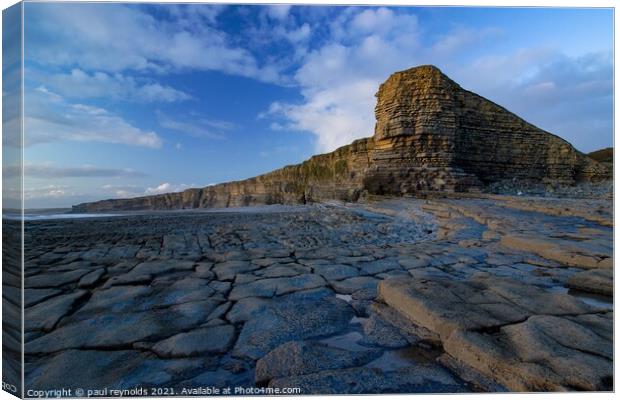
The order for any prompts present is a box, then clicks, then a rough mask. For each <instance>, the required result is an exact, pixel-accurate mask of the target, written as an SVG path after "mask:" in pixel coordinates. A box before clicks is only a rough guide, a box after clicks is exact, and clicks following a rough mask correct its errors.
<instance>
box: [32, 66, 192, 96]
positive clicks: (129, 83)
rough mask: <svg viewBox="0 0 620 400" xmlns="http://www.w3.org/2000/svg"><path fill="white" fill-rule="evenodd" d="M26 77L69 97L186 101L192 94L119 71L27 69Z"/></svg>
mask: <svg viewBox="0 0 620 400" xmlns="http://www.w3.org/2000/svg"><path fill="white" fill-rule="evenodd" d="M27 76H28V79H29V80H35V81H38V82H45V85H46V87H47V88H49V89H50V90H51V91H53V92H55V93H58V94H60V95H62V96H64V97H68V98H72V99H88V98H105V99H108V100H109V99H113V100H130V101H140V102H164V103H171V102H175V101H183V100H189V99H191V98H192V97H191V96H190V95H189V94H187V93H185V92H182V91H180V90H177V89H174V88H172V87H170V86H166V85H161V84H159V83H157V82H153V81H144V80H143V82H138V80H137V79H136V78H133V77H130V76H125V75H123V74H120V73H114V74H108V73H105V72H101V71H96V72H92V73H88V72H86V71H83V70H81V69H79V68H74V69H72V70H71V72H69V73H56V74H47V73H43V72H40V71H38V70H32V71H28V72H27Z"/></svg>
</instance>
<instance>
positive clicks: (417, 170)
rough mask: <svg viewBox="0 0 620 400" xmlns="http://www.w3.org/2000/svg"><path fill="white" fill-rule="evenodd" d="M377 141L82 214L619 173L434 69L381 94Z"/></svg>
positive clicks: (92, 206) (82, 208) (103, 204)
mask: <svg viewBox="0 0 620 400" xmlns="http://www.w3.org/2000/svg"><path fill="white" fill-rule="evenodd" d="M376 96H377V106H376V108H375V116H376V119H377V123H376V125H375V133H374V136H373V137H370V138H366V139H360V140H356V141H354V142H353V143H351V144H350V145H347V146H343V147H341V148H339V149H337V150H335V151H333V152H331V153H327V154H321V155H317V156H313V157H311V158H310V159H309V160H307V161H304V162H303V163H301V164H297V165H291V166H287V167H284V168H281V169H277V170H275V171H272V172H270V173H267V174H264V175H260V176H257V177H254V178H250V179H246V180H242V181H235V182H228V183H222V184H219V185H214V186H209V187H205V188H201V189H188V190H185V191H184V192H180V193H168V194H161V195H155V196H145V197H137V198H131V199H110V200H102V201H97V202H93V203H83V204H79V205H76V206H73V211H74V212H97V211H115V210H147V209H152V210H165V209H183V208H207V207H235V206H248V205H254V204H275V203H285V204H291V203H306V202H314V201H322V200H328V199H340V200H349V201H355V200H357V199H358V198H359V196H360V195H361V194H362V193H363V192H365V191H367V192H368V193H370V194H396V195H402V194H415V193H416V192H418V191H452V192H454V191H457V192H460V191H470V190H479V189H480V188H481V187H483V186H484V185H486V184H490V183H493V182H497V181H501V180H505V179H513V178H515V179H519V180H530V181H537V182H559V183H563V184H567V185H570V184H574V183H576V182H579V181H599V180H604V179H608V178H609V177H610V170H609V168H608V167H606V166H605V165H602V164H600V163H598V162H597V161H595V160H593V159H592V158H589V157H587V156H585V155H584V154H582V153H581V152H579V151H577V150H576V149H575V148H573V146H571V145H570V143H568V142H567V141H565V140H563V139H561V138H559V137H557V136H555V135H552V134H550V133H548V132H545V131H543V130H541V129H539V128H537V127H535V126H534V125H532V124H530V123H528V122H526V121H524V120H523V119H521V118H519V117H518V116H516V115H515V114H513V113H511V112H509V111H508V110H506V109H504V108H502V107H500V106H498V105H497V104H495V103H493V102H491V101H489V100H487V99H485V98H483V97H481V96H479V95H477V94H475V93H472V92H469V91H467V90H464V89H462V88H461V87H460V86H459V85H458V84H457V83H455V82H454V81H452V80H451V79H450V78H448V77H447V76H446V75H444V74H443V73H442V72H441V71H440V70H439V69H438V68H436V67H434V66H420V67H415V68H411V69H408V70H406V71H401V72H397V73H394V74H392V76H390V77H389V78H388V79H387V81H386V82H385V83H383V84H382V85H381V86H380V88H379V91H378V93H377V95H376Z"/></svg>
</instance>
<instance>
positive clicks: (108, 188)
mask: <svg viewBox="0 0 620 400" xmlns="http://www.w3.org/2000/svg"><path fill="white" fill-rule="evenodd" d="M101 189H103V190H104V191H105V192H106V193H111V194H112V195H113V196H114V197H116V198H128V197H136V196H139V195H142V194H144V188H143V187H140V186H135V185H110V184H108V185H103V186H102V187H101Z"/></svg>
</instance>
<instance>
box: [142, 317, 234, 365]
mask: <svg viewBox="0 0 620 400" xmlns="http://www.w3.org/2000/svg"><path fill="white" fill-rule="evenodd" d="M234 339H235V328H234V327H233V326H232V325H218V326H214V327H209V328H201V329H196V330H193V331H190V332H186V333H179V334H177V335H174V336H172V337H170V338H168V339H166V340H162V341H161V342H158V343H157V344H156V345H155V346H153V347H152V350H153V352H155V354H157V355H158V356H160V357H164V358H177V357H193V356H198V355H205V354H212V353H215V354H217V353H225V352H226V350H228V348H229V347H230V346H231V345H232V343H233V341H234Z"/></svg>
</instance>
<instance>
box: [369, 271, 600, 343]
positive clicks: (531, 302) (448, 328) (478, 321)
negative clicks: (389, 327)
mask: <svg viewBox="0 0 620 400" xmlns="http://www.w3.org/2000/svg"><path fill="white" fill-rule="evenodd" d="M379 296H380V298H381V299H382V300H383V301H385V302H386V303H387V304H388V305H390V306H391V307H393V308H394V309H396V310H397V311H399V312H400V313H402V314H403V315H405V316H407V317H408V318H409V319H410V320H411V321H413V322H414V323H416V324H418V325H422V326H424V327H425V328H427V329H429V330H431V331H433V332H436V333H437V334H439V335H440V337H441V338H442V340H445V339H446V338H448V337H449V336H450V334H451V333H452V332H453V331H454V330H457V329H461V330H480V329H489V328H494V327H498V326H502V325H506V324H510V323H515V322H519V321H523V320H525V319H527V318H528V317H530V316H533V315H537V314H547V315H575V314H586V313H592V312H597V311H600V310H599V309H597V308H595V307H592V306H589V305H587V304H585V303H582V302H581V301H579V300H577V299H575V298H574V297H572V296H569V295H565V294H557V293H549V292H545V291H542V290H540V289H538V288H536V287H531V286H527V285H523V284H520V283H519V282H516V281H513V280H510V279H506V278H498V277H493V276H491V275H488V274H478V275H477V276H474V277H473V278H472V279H471V280H469V281H451V280H444V279H433V280H430V279H412V280H410V281H402V280H390V279H388V280H385V281H383V282H382V283H381V284H380V285H379Z"/></svg>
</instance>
